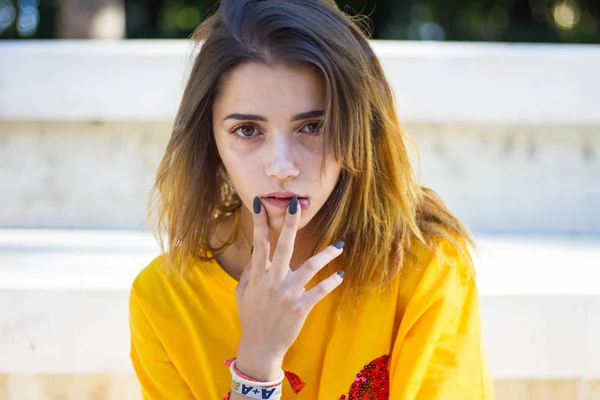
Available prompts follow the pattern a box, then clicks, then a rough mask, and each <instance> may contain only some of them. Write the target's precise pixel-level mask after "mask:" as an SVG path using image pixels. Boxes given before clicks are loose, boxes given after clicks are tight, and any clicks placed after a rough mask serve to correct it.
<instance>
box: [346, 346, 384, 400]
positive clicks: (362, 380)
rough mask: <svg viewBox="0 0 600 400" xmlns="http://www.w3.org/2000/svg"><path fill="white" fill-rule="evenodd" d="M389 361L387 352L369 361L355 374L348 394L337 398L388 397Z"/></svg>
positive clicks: (358, 399)
mask: <svg viewBox="0 0 600 400" xmlns="http://www.w3.org/2000/svg"><path fill="white" fill-rule="evenodd" d="M389 362H390V356H388V355H387V354H386V355H383V356H381V357H379V358H376V359H375V360H373V361H371V362H370V363H369V364H368V365H366V366H365V367H364V368H363V369H362V370H361V371H360V372H359V373H358V374H356V377H355V378H354V382H353V383H352V385H351V386H350V391H349V392H348V396H346V395H343V396H342V397H340V399H339V400H363V399H381V400H383V399H385V400H387V399H389V396H390V372H389V371H388V365H389Z"/></svg>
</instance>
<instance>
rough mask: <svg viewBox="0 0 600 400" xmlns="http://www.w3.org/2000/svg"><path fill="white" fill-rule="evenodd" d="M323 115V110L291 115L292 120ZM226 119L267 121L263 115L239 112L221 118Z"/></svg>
mask: <svg viewBox="0 0 600 400" xmlns="http://www.w3.org/2000/svg"><path fill="white" fill-rule="evenodd" d="M323 115H325V111H324V110H314V111H307V112H303V113H300V114H296V115H294V116H293V117H292V121H301V120H304V119H311V118H318V117H322V116H323ZM228 119H237V120H240V121H261V122H267V121H268V120H267V118H266V117H263V116H262V115H254V114H240V113H233V114H229V115H228V116H226V117H225V118H223V121H226V120H228Z"/></svg>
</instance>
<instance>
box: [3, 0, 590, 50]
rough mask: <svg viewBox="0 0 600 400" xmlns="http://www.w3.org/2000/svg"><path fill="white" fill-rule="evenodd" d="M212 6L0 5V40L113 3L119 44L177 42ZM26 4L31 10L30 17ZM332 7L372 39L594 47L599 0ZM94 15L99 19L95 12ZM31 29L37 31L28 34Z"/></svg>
mask: <svg viewBox="0 0 600 400" xmlns="http://www.w3.org/2000/svg"><path fill="white" fill-rule="evenodd" d="M282 1H285V0H282ZM57 3H58V4H57ZM217 3H218V1H217V0H0V37H1V38H19V37H22V38H28V37H31V38H49V37H60V36H63V37H64V36H67V37H69V36H70V34H68V33H65V32H67V30H66V29H65V26H67V27H68V26H69V25H70V24H72V25H76V23H77V24H79V21H76V20H77V18H80V17H78V16H83V17H81V18H82V19H81V20H82V21H83V20H85V21H87V22H92V23H91V24H90V23H86V24H84V28H82V29H85V26H87V27H90V26H92V27H93V26H94V25H93V21H94V20H95V19H94V18H95V17H89V13H88V12H87V11H86V12H83V11H82V12H81V13H79V11H77V9H78V8H79V7H83V8H84V9H92V8H94V7H97V5H98V4H100V5H102V4H105V5H106V4H116V8H117V9H119V10H121V9H122V8H119V7H122V5H124V14H125V25H124V26H125V28H124V29H125V34H124V36H125V37H127V38H185V37H188V36H189V35H190V34H191V33H192V31H193V30H194V27H195V26H196V25H197V24H198V23H199V22H200V21H202V20H203V19H204V17H205V16H206V14H207V13H209V12H210V11H211V10H212V9H213V7H215V6H216V5H217ZM32 4H33V5H35V7H38V8H39V14H38V15H37V16H38V18H37V19H36V18H34V17H35V16H36V14H35V13H34V12H33V11H32V10H33V8H32V6H31V5H32ZM338 4H339V5H340V7H341V8H342V9H343V10H345V11H346V12H348V13H350V14H352V15H357V14H362V15H366V16H368V17H369V19H370V26H371V28H372V29H371V30H372V33H373V37H374V38H376V39H404V40H453V41H502V42H558V43H560V42H564V43H600V0H452V1H447V0H402V1H400V0H338ZM80 5H81V6H80ZM59 6H60V7H59ZM59 9H62V10H63V12H62V13H61V14H60V15H61V19H60V21H61V23H60V27H61V28H60V29H58V30H57V29H56V26H57V24H56V23H55V22H52V21H54V20H55V19H56V15H57V13H58V10H59ZM36 10H37V9H36ZM36 12H37V11H36ZM92 14H94V12H92ZM100 14H101V13H100ZM106 14H107V13H105V15H106ZM108 14H110V13H108ZM94 15H99V14H98V12H97V11H96V12H95V14H94ZM113 15H121V17H117V18H114V19H113V20H114V21H117V20H118V19H119V18H122V14H120V12H117V13H113ZM40 16H41V17H40ZM100 19H101V18H100ZM34 23H35V24H38V23H39V26H37V25H36V29H35V30H32V29H28V27H31V26H32V25H33V24H34ZM22 25H23V26H24V28H23V27H22ZM109 25H110V24H109ZM110 26H113V28H111V29H112V30H110V29H109V30H108V31H110V32H113V33H114V32H118V31H119V29H117V28H116V26H120V27H121V28H122V25H119V23H115V24H114V25H110ZM22 28H23V29H22ZM88 34H89V33H88ZM109 36H110V35H109ZM116 36H118V35H116ZM82 37H85V35H83V36H82Z"/></svg>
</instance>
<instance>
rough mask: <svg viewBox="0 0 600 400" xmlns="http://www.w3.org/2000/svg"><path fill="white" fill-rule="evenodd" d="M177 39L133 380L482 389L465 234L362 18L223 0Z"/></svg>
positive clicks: (262, 390) (485, 391)
mask: <svg viewBox="0 0 600 400" xmlns="http://www.w3.org/2000/svg"><path fill="white" fill-rule="evenodd" d="M194 39H195V40H198V41H202V42H203V43H202V46H201V49H200V51H199V53H198V54H197V56H196V58H195V61H194V64H193V69H192V71H191V74H190V77H189V81H188V84H187V87H186V89H185V92H184V94H183V99H182V101H181V106H180V108H179V112H178V114H177V118H176V121H175V125H174V129H173V133H172V136H171V139H170V142H169V144H168V147H167V150H166V154H165V155H164V158H163V160H162V162H161V164H160V167H159V170H158V176H157V181H156V185H155V191H154V192H153V193H154V195H155V196H154V197H153V199H154V200H155V201H154V203H153V204H154V208H153V210H154V211H156V214H157V217H156V219H155V221H157V222H158V225H156V226H154V228H155V230H156V232H157V233H158V235H157V237H158V238H159V239H160V240H161V241H162V240H165V241H166V243H167V244H164V243H163V246H164V248H165V252H164V254H163V255H161V256H160V257H158V258H157V259H155V260H154V261H152V263H151V264H150V265H148V266H147V267H146V268H145V269H144V270H143V271H142V272H141V273H140V274H139V276H138V277H137V279H136V280H135V282H134V283H133V287H132V290H131V297H130V323H131V359H132V362H133V366H134V368H135V371H136V374H137V376H138V378H139V381H140V383H141V386H142V391H143V394H144V398H145V399H203V400H204V399H215V400H221V399H223V398H230V399H232V400H234V399H247V398H255V399H279V398H283V399H286V400H287V399H322V400H337V399H393V400H400V399H461V400H464V399H493V397H494V395H493V390H492V381H491V379H490V375H489V372H488V366H487V362H486V356H485V350H484V346H483V341H482V335H481V327H480V316H479V305H478V295H477V290H476V285H475V274H474V271H473V266H472V263H471V259H470V256H469V250H468V245H469V244H470V238H469V234H468V232H467V230H466V229H465V228H464V227H463V225H462V224H461V223H460V222H459V221H458V220H457V219H456V218H455V217H454V216H453V215H452V213H451V212H450V211H449V210H448V209H447V208H446V207H445V206H444V204H443V203H442V202H441V200H440V199H439V198H438V197H437V196H436V195H435V194H434V192H432V191H430V190H428V189H425V188H423V187H421V186H420V185H419V183H418V182H417V181H416V179H415V178H414V177H413V171H412V169H411V167H410V164H409V157H408V155H407V149H406V142H407V141H408V138H407V136H406V135H405V133H404V131H403V130H402V128H401V125H400V122H399V121H398V118H397V115H396V110H395V108H394V102H393V97H392V93H391V90H390V88H389V85H388V83H387V81H386V79H385V76H384V73H383V70H382V68H381V65H380V64H379V61H378V60H377V57H376V56H375V55H374V53H373V51H372V49H371V47H370V46H369V43H368V41H367V37H365V35H364V34H363V33H362V32H361V30H360V29H359V28H358V27H357V25H356V24H355V23H354V22H353V21H352V20H351V19H350V18H349V17H348V16H346V15H345V14H344V13H343V12H341V11H340V10H339V9H338V8H337V7H336V6H335V4H334V3H333V2H332V1H327V0H286V1H280V0H262V1H261V0H223V1H222V3H221V5H220V8H219V10H218V11H217V12H216V13H215V14H214V15H212V16H211V17H209V18H208V19H207V20H206V21H205V22H203V23H202V25H201V26H200V27H199V28H198V29H197V31H196V33H195V34H194ZM163 233H164V234H165V236H166V237H163ZM161 243H162V242H161ZM234 358H235V359H234ZM232 359H234V360H232ZM226 360H227V362H225V361H226ZM284 371H285V372H284ZM285 378H287V379H285ZM229 392H231V393H229Z"/></svg>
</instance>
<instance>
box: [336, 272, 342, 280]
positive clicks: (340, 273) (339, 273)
mask: <svg viewBox="0 0 600 400" xmlns="http://www.w3.org/2000/svg"><path fill="white" fill-rule="evenodd" d="M337 274H338V275H339V276H340V278H342V279H344V271H339V272H338V273H337Z"/></svg>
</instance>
